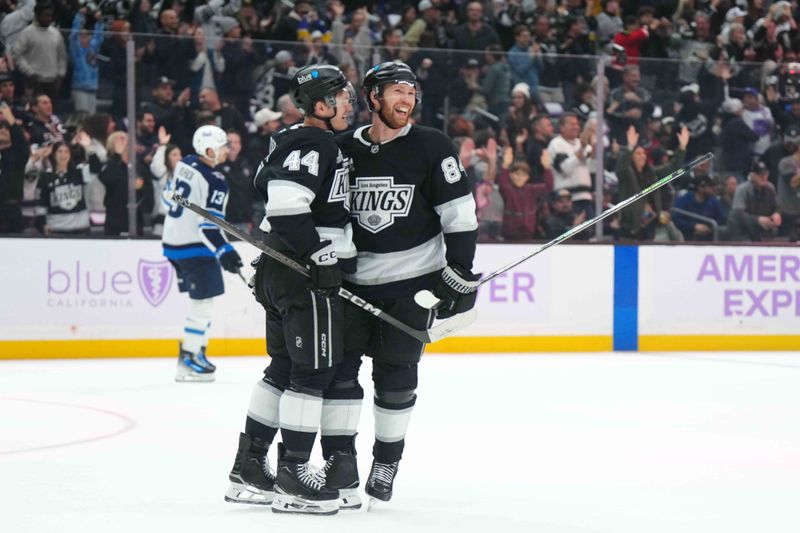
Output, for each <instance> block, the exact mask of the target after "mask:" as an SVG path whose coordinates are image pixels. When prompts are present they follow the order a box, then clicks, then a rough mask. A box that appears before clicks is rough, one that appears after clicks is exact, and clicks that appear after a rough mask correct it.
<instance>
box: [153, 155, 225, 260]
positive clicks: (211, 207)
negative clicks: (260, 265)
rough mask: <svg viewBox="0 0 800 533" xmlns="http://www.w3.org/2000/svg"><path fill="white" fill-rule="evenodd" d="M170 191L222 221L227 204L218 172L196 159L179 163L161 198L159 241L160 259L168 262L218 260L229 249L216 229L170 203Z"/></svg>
mask: <svg viewBox="0 0 800 533" xmlns="http://www.w3.org/2000/svg"><path fill="white" fill-rule="evenodd" d="M173 190H174V191H177V192H178V194H180V195H181V196H182V197H183V198H185V199H187V200H189V201H191V202H192V203H194V204H197V205H199V206H200V207H202V208H204V209H206V210H207V211H209V212H211V213H212V214H214V215H216V216H218V217H220V218H222V219H224V218H225V206H226V204H227V203H228V184H227V183H226V182H225V177H224V176H223V175H222V174H221V173H220V172H217V171H216V170H214V169H213V168H211V167H209V166H208V165H206V164H205V163H203V162H202V161H201V160H200V158H199V157H197V156H196V155H189V156H186V157H184V158H183V159H181V161H180V162H178V164H177V165H176V166H175V176H174V178H173V179H172V180H171V181H170V182H168V184H167V186H166V187H165V189H164V193H163V194H162V201H163V202H164V204H165V207H166V209H167V214H166V217H165V218H164V233H163V235H162V237H161V244H162V246H163V248H164V255H165V256H166V257H168V258H169V259H188V258H192V257H217V258H219V257H220V256H221V255H222V254H224V253H225V252H226V251H228V250H230V249H231V248H232V247H231V245H230V244H229V243H228V241H227V239H226V238H225V236H224V235H223V234H222V231H220V229H219V227H218V226H216V225H214V224H212V223H211V222H209V221H208V220H206V219H204V218H203V217H201V216H200V215H198V214H196V213H194V212H193V211H190V210H188V209H185V208H184V207H182V206H181V205H179V204H177V203H175V202H173V201H172V200H171V198H172V191H173Z"/></svg>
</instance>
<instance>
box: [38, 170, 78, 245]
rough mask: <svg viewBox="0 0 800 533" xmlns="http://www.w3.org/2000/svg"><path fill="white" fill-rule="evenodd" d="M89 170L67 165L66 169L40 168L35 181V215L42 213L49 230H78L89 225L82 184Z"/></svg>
mask: <svg viewBox="0 0 800 533" xmlns="http://www.w3.org/2000/svg"><path fill="white" fill-rule="evenodd" d="M88 176H90V174H89V173H87V172H83V171H82V167H81V168H76V167H74V166H70V167H69V169H68V170H67V171H66V172H44V173H43V174H41V175H40V176H39V181H38V182H37V185H36V189H37V190H36V196H37V199H38V205H37V207H36V210H35V212H36V215H37V216H46V220H47V226H48V227H49V228H50V229H51V230H53V231H80V230H85V229H88V228H89V210H88V209H87V208H86V191H85V189H84V185H85V183H86V182H87V181H89V180H88V179H87V177H88Z"/></svg>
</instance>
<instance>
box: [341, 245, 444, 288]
mask: <svg viewBox="0 0 800 533" xmlns="http://www.w3.org/2000/svg"><path fill="white" fill-rule="evenodd" d="M445 266H446V262H445V257H444V238H443V237H442V235H441V234H438V235H436V236H435V237H434V238H432V239H431V240H429V241H427V242H424V243H422V244H420V245H419V246H415V247H414V248H411V249H409V250H402V251H399V252H389V253H383V254H381V253H375V252H359V253H358V268H357V270H356V273H355V274H345V275H344V278H345V279H346V280H347V281H350V282H352V283H355V284H357V285H382V284H384V283H392V282H395V281H403V280H406V279H413V278H416V277H419V276H424V275H425V274H429V273H431V272H436V271H437V270H441V269H442V268H444V267H445Z"/></svg>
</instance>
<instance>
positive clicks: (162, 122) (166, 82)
mask: <svg viewBox="0 0 800 533" xmlns="http://www.w3.org/2000/svg"><path fill="white" fill-rule="evenodd" d="M174 87H175V80H172V79H170V78H167V77H166V76H161V77H160V78H157V79H156V80H155V83H154V84H153V88H152V89H151V92H150V94H151V96H152V99H151V100H150V101H147V102H144V103H142V105H141V110H142V111H147V112H149V113H152V114H153V117H155V119H156V125H157V126H163V127H164V128H165V129H166V130H167V132H168V133H169V134H170V135H172V139H173V142H174V143H175V144H177V145H179V146H180V147H181V149H182V150H184V151H185V152H188V151H189V150H190V148H191V135H190V134H189V133H190V132H189V131H188V128H190V127H191V126H190V125H191V124H192V123H193V119H192V116H191V114H192V110H191V109H190V108H189V107H188V104H189V100H190V91H189V88H188V87H187V88H185V89H184V90H183V91H181V94H179V95H178V97H177V98H175V91H174Z"/></svg>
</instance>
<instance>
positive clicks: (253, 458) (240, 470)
mask: <svg viewBox="0 0 800 533" xmlns="http://www.w3.org/2000/svg"><path fill="white" fill-rule="evenodd" d="M228 479H229V480H230V482H231V484H230V487H228V491H227V492H226V493H225V501H226V502H233V503H250V504H254V505H269V504H271V503H272V500H273V499H275V473H274V472H273V471H272V469H271V468H270V467H269V459H268V458H267V447H266V445H265V443H264V441H263V440H261V439H258V438H254V437H250V436H249V435H245V434H244V433H240V434H239V450H238V451H237V452H236V459H234V461H233V468H232V469H231V473H230V474H229V475H228Z"/></svg>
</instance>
